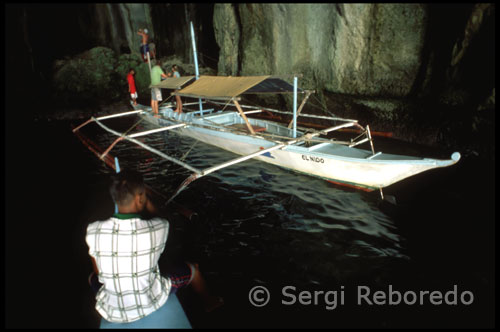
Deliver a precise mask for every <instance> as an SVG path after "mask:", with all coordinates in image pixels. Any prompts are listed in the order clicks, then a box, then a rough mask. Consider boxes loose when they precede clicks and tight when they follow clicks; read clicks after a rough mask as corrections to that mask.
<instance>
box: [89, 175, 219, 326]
mask: <svg viewBox="0 0 500 332" xmlns="http://www.w3.org/2000/svg"><path fill="white" fill-rule="evenodd" d="M110 193H111V196H112V197H113V200H114V201H115V203H116V204H117V205H118V213H115V214H114V215H113V216H112V217H111V218H109V219H108V220H104V221H96V222H94V223H91V224H90V225H89V226H88V227H87V235H86V242H87V244H88V246H89V254H90V256H91V258H92V262H93V265H94V271H95V274H93V275H91V278H89V280H90V282H91V286H92V287H93V289H94V290H95V291H97V293H96V310H97V311H98V312H99V314H100V315H101V316H102V317H103V318H104V319H106V320H107V321H110V322H116V323H126V322H133V321H136V320H139V319H141V318H143V317H145V316H147V315H149V314H151V313H153V312H154V311H156V310H158V309H159V308H160V307H161V306H162V305H164V304H165V302H166V301H167V298H168V295H169V294H170V292H175V291H177V289H179V288H182V287H185V286H187V285H189V284H191V286H192V287H193V288H194V290H195V291H196V292H198V293H199V294H200V295H201V297H202V299H203V300H204V302H205V308H206V309H207V311H210V310H212V309H215V308H216V307H218V306H220V305H222V299H221V298H219V297H212V296H210V295H209V294H208V292H207V290H206V286H205V281H204V279H203V278H202V276H201V274H200V272H199V270H198V265H197V264H194V265H193V264H188V263H186V264H183V265H182V266H178V267H177V268H175V269H174V270H173V271H171V272H170V273H168V274H166V275H165V276H162V275H161V274H160V269H159V267H158V260H159V258H160V255H161V254H162V252H163V250H164V248H165V244H166V242H167V237H168V229H169V223H168V221H167V220H166V219H162V218H158V217H155V218H152V219H148V220H145V219H143V217H142V216H141V215H140V213H149V214H151V215H157V212H158V210H157V209H156V207H155V206H154V205H153V204H152V203H151V201H150V200H149V199H148V197H147V195H146V187H145V185H144V182H143V179H142V175H141V174H140V173H138V172H133V171H122V172H120V173H119V174H118V175H117V177H116V178H115V179H114V181H113V183H112V185H111V188H110ZM97 279H98V281H97ZM101 284H102V286H101Z"/></svg>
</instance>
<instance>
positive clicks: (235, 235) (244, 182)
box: [89, 122, 408, 283]
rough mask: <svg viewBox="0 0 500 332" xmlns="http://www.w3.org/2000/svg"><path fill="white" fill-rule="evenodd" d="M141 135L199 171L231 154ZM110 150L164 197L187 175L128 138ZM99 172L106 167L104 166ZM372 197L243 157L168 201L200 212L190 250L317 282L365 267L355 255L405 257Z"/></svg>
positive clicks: (105, 141)
mask: <svg viewBox="0 0 500 332" xmlns="http://www.w3.org/2000/svg"><path fill="white" fill-rule="evenodd" d="M131 124H133V122H131ZM131 124H130V125H131ZM117 126H118V125H117ZM121 126H122V127H124V128H128V127H127V125H125V124H122V125H121ZM110 127H112V125H111V124H110ZM147 129H150V127H149V126H148V125H147V124H145V123H141V128H140V130H147ZM89 135H93V136H91V137H96V138H97V137H99V139H98V144H99V145H100V146H103V147H105V146H108V145H109V144H110V143H111V142H112V141H113V140H114V139H115V137H113V136H112V135H107V134H104V135H103V133H102V131H100V132H98V133H96V134H95V135H94V134H89ZM143 141H144V142H145V143H146V144H148V145H150V146H152V147H154V148H156V149H158V150H160V151H162V152H164V153H167V154H169V155H172V156H175V157H177V158H182V157H183V158H185V162H186V163H188V164H190V165H192V166H194V167H198V168H201V169H203V168H207V167H210V166H213V165H216V164H218V163H222V162H224V161H227V160H230V159H232V158H235V155H234V154H232V153H229V152H225V151H223V150H220V149H218V148H215V147H212V146H209V145H207V144H204V143H197V141H195V140H193V139H190V138H186V137H180V136H178V135H176V134H174V133H172V132H163V133H159V134H156V135H152V136H148V137H144V138H143ZM112 154H113V155H115V156H118V157H119V159H120V163H121V165H122V168H134V169H137V170H139V171H140V172H141V173H143V174H144V176H145V180H146V181H147V182H148V183H149V184H150V185H151V186H152V187H153V188H154V189H155V190H157V191H159V192H161V193H162V194H164V195H165V196H166V197H170V196H171V195H172V194H173V192H174V191H175V189H176V188H177V187H178V186H179V184H180V183H181V182H182V181H183V180H184V179H185V178H186V177H187V176H189V175H190V171H188V170H186V169H184V168H182V167H181V166H178V165H176V164H173V163H171V162H168V161H166V160H163V159H162V158H160V157H158V156H156V155H155V154H153V153H151V152H149V151H146V150H144V149H142V148H140V147H138V146H136V145H135V144H133V143H129V142H120V143H119V144H118V145H117V146H116V147H115V148H114V149H113V151H112ZM98 171H99V172H104V173H109V172H110V170H109V169H106V168H105V166H103V167H102V168H100V169H99V170H98ZM376 199H377V196H376V195H370V194H367V193H364V192H361V191H354V190H349V189H347V190H343V189H339V188H338V187H335V186H334V185H332V184H330V183H328V182H326V181H324V180H321V179H316V178H313V177H309V176H305V175H301V174H297V173H294V172H291V171H288V170H284V169H281V168H279V167H276V166H273V165H268V164H265V163H262V162H258V161H255V160H249V161H246V162H243V163H241V164H238V165H234V166H231V167H228V168H225V169H222V170H220V171H217V172H215V173H212V174H211V175H209V176H206V177H203V178H201V179H199V180H197V181H195V182H193V183H192V184H191V185H190V186H189V187H188V189H186V190H185V191H183V192H182V193H181V194H180V195H179V196H177V197H176V199H175V200H176V202H178V203H179V204H182V205H184V206H187V207H189V208H190V209H193V210H194V211H195V212H196V213H198V214H199V215H200V216H201V218H200V220H201V222H202V224H203V225H202V226H201V227H200V228H199V229H198V230H197V231H198V232H199V234H198V235H197V238H196V241H194V243H193V248H194V250H200V251H201V252H203V254H204V255H205V256H206V257H210V258H211V259H214V258H218V259H220V260H221V261H226V262H227V261H231V262H235V261H237V260H239V259H243V260H245V261H246V262H247V264H249V265H250V266H251V265H252V264H257V263H255V262H252V261H249V259H250V258H251V257H255V258H256V259H258V260H259V262H260V263H258V264H262V261H263V260H264V261H267V260H271V261H272V262H278V263H277V264H275V267H274V268H275V269H277V271H278V270H279V271H281V272H283V270H286V271H288V272H291V271H293V272H292V273H294V274H295V275H297V276H301V278H304V279H305V280H307V281H308V282H311V283H319V282H320V281H318V280H325V279H328V278H331V277H332V276H335V277H336V278H339V279H341V278H342V276H345V275H349V273H350V272H352V273H356V272H355V270H359V269H365V270H366V269H367V267H363V266H360V265H359V264H360V263H359V259H370V258H389V259H403V260H406V259H407V258H408V257H407V256H406V255H405V253H404V248H403V245H402V243H403V242H404V239H403V238H402V237H401V235H400V234H398V229H397V227H396V225H395V221H394V220H391V218H389V217H388V216H387V215H385V214H384V213H383V212H381V211H380V210H379V209H378V207H377V205H376ZM266 255H272V257H266ZM263 257H264V258H263ZM318 264H319V265H318ZM354 265H356V266H357V267H356V268H355V267H354ZM219 268H220V269H223V268H222V267H220V266H219ZM245 269H249V270H252V269H251V268H250V267H246V268H245ZM255 270H257V269H255ZM219 271H220V270H219ZM349 271H350V272H349ZM209 272H210V271H209ZM222 272H223V271H220V273H222ZM230 273H232V274H233V275H235V276H236V275H240V274H241V270H238V269H237V268H236V269H235V268H232V269H231V271H230ZM258 279H259V280H263V279H265V277H264V276H262V275H260V276H259V277H258Z"/></svg>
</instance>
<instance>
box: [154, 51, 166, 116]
mask: <svg viewBox="0 0 500 332" xmlns="http://www.w3.org/2000/svg"><path fill="white" fill-rule="evenodd" d="M162 77H163V78H167V75H166V74H165V73H164V72H163V69H162V68H161V61H160V60H159V59H158V60H157V61H156V65H155V66H154V67H153V68H152V69H151V85H156V84H159V83H160V82H161V78H162ZM161 99H162V96H161V90H160V88H151V108H152V110H153V113H154V114H158V101H160V100H161Z"/></svg>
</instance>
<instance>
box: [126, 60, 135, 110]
mask: <svg viewBox="0 0 500 332" xmlns="http://www.w3.org/2000/svg"><path fill="white" fill-rule="evenodd" d="M134 74H135V71H134V69H133V68H130V70H129V71H128V75H127V82H128V92H129V93H130V97H132V101H133V102H134V106H137V89H136V88H135V79H134Z"/></svg>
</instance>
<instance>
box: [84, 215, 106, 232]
mask: <svg viewBox="0 0 500 332" xmlns="http://www.w3.org/2000/svg"><path fill="white" fill-rule="evenodd" d="M110 221H111V218H109V219H106V220H98V221H94V222H91V223H90V224H88V225H87V233H89V232H91V231H95V230H97V229H100V228H103V227H106V225H107V224H109V222H110Z"/></svg>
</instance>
